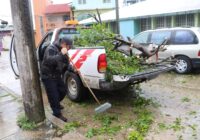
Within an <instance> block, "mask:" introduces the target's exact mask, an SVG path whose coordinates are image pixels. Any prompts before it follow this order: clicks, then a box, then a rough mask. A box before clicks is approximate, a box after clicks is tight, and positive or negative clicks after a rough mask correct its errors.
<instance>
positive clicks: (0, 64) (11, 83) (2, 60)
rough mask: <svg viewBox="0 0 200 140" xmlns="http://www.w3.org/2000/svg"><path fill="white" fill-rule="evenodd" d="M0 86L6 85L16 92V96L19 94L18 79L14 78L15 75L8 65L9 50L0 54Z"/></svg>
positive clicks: (8, 88)
mask: <svg viewBox="0 0 200 140" xmlns="http://www.w3.org/2000/svg"><path fill="white" fill-rule="evenodd" d="M0 86H4V87H6V89H7V90H8V91H9V90H11V92H12V91H13V92H14V93H16V96H21V94H22V93H21V87H20V80H19V79H15V75H14V74H13V72H12V69H11V67H10V58H9V51H3V52H2V55H1V56H0Z"/></svg>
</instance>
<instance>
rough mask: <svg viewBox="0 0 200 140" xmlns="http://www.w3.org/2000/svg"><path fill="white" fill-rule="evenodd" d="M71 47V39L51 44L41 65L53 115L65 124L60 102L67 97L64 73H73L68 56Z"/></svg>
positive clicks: (63, 39)
mask: <svg viewBox="0 0 200 140" xmlns="http://www.w3.org/2000/svg"><path fill="white" fill-rule="evenodd" d="M71 47H72V40H71V39H69V38H62V39H60V40H59V41H58V42H56V43H53V44H51V45H50V46H49V47H47V49H46V50H45V52H44V57H43V61H42V65H41V78H42V81H43V83H44V86H45V89H46V92H47V97H48V100H49V103H50V106H51V109H52V110H53V115H54V116H56V117H58V118H59V119H61V120H63V121H64V122H67V119H66V118H65V117H64V116H63V115H62V113H61V109H63V108H64V107H63V106H61V104H60V102H61V101H62V100H63V99H64V97H65V96H66V89H65V85H64V83H63V81H62V78H61V76H62V73H63V71H66V70H68V71H73V69H72V67H71V65H70V63H69V58H68V57H67V56H66V54H67V51H68V50H69V49H70V48H71Z"/></svg>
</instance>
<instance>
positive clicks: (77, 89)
mask: <svg viewBox="0 0 200 140" xmlns="http://www.w3.org/2000/svg"><path fill="white" fill-rule="evenodd" d="M75 35H79V33H78V31H77V30H76V28H57V29H54V30H52V31H49V32H48V33H47V34H46V35H45V36H44V38H43V39H42V40H41V42H40V44H39V46H38V48H37V56H38V63H39V66H40V64H41V62H42V60H43V54H44V51H45V49H46V48H47V47H48V46H49V45H50V44H51V43H53V42H54V41H55V40H57V39H58V38H60V37H62V36H69V37H73V36H75ZM68 53H69V56H70V59H71V60H72V61H73V63H74V64H75V65H76V67H77V68H78V69H79V71H80V73H81V74H82V77H83V78H84V79H85V80H86V81H87V83H88V85H89V87H90V88H92V89H97V90H121V89H123V88H126V87H127V86H129V85H130V84H135V83H140V82H144V81H146V80H151V79H154V78H155V77H157V76H158V75H159V74H161V73H164V72H167V71H170V70H172V69H174V66H173V65H170V64H165V65H157V66H156V67H154V68H153V69H148V71H145V72H140V73H134V74H132V75H123V76H122V75H113V79H112V80H111V81H108V80H106V67H107V61H106V51H105V48H104V47H102V46H99V47H87V48H86V47H77V48H76V47H75V48H73V49H70V50H69V52H68ZM63 75H64V76H63V80H64V82H65V81H67V82H66V83H67V84H66V88H67V90H68V97H69V99H71V100H72V101H81V99H82V97H83V96H84V94H85V93H84V91H85V87H86V85H84V82H83V81H81V78H80V77H79V75H78V74H76V73H72V72H68V71H66V72H65V73H63Z"/></svg>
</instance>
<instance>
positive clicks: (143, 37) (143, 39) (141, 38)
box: [133, 32, 149, 44]
mask: <svg viewBox="0 0 200 140" xmlns="http://www.w3.org/2000/svg"><path fill="white" fill-rule="evenodd" d="M148 37H149V32H142V33H140V34H138V35H136V36H135V37H134V38H133V41H134V42H136V43H140V44H147V42H148Z"/></svg>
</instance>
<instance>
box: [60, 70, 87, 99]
mask: <svg viewBox="0 0 200 140" xmlns="http://www.w3.org/2000/svg"><path fill="white" fill-rule="evenodd" d="M64 83H65V85H66V89H67V96H68V98H69V99H70V100H71V101H74V102H81V101H82V100H83V98H84V94H85V88H84V86H83V84H82V82H81V79H80V78H79V76H78V75H77V74H75V73H72V72H66V73H65V75H64Z"/></svg>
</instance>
